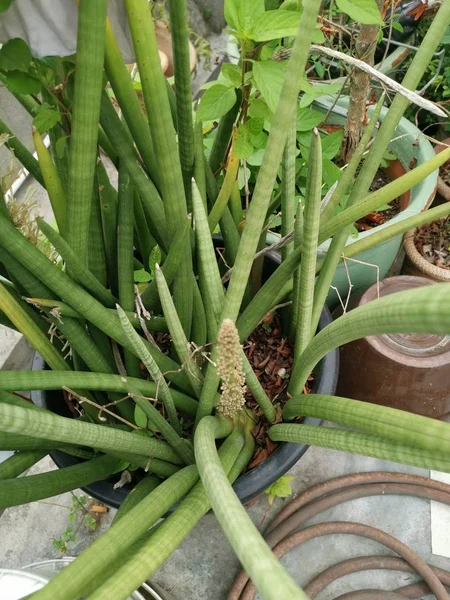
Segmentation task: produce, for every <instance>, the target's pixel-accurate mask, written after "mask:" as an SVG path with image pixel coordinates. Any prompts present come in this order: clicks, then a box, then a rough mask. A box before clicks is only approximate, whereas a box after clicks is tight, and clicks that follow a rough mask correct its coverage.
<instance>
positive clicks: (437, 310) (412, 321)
mask: <svg viewBox="0 0 450 600" xmlns="http://www.w3.org/2000/svg"><path fill="white" fill-rule="evenodd" d="M449 331H450V283H441V284H439V285H436V286H434V287H433V293H432V294H430V288H429V287H428V286H425V287H421V288H417V289H414V290H407V291H405V292H399V293H397V294H391V295H389V296H385V297H384V298H380V299H378V300H373V301H372V302H368V303H367V304H365V305H363V306H359V307H358V308H355V310H352V311H351V312H349V313H347V314H345V315H343V316H342V317H339V319H337V320H336V321H333V323H330V325H328V326H327V327H325V328H324V329H322V331H321V332H320V333H318V334H317V335H316V337H315V338H314V339H313V340H312V342H311V343H310V344H309V346H308V347H307V348H306V350H305V351H304V352H303V354H302V355H301V356H300V359H299V365H300V367H299V370H298V372H297V374H296V378H295V379H292V378H291V383H290V392H291V394H292V395H296V394H300V393H301V392H302V391H303V386H304V385H305V382H306V380H307V378H308V377H309V375H310V374H311V373H312V371H313V369H314V367H315V366H316V365H317V363H318V362H319V360H320V359H321V358H323V357H324V356H325V355H326V354H327V353H328V352H329V351H330V350H332V349H333V348H338V347H339V346H343V345H344V344H347V343H348V342H351V341H353V340H356V339H360V338H364V337H367V336H368V335H378V334H387V333H441V334H447V333H448V332H449Z"/></svg>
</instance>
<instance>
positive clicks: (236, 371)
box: [217, 319, 245, 418]
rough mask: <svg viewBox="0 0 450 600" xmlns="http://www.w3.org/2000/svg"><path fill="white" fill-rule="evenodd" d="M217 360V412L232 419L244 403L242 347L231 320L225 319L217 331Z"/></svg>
mask: <svg viewBox="0 0 450 600" xmlns="http://www.w3.org/2000/svg"><path fill="white" fill-rule="evenodd" d="M218 343H219V360H218V361H217V372H218V374H219V375H220V377H221V378H222V385H221V388H220V389H221V391H222V394H221V396H220V401H219V403H218V405H217V412H218V413H219V414H221V415H223V416H225V417H231V418H233V417H234V416H235V415H236V413H237V412H238V411H239V410H241V408H242V407H243V406H244V403H245V398H244V394H245V375H244V371H243V368H242V355H241V351H242V346H241V344H240V343H239V334H238V331H237V329H236V326H235V324H234V323H233V321H232V320H231V319H225V320H224V321H223V323H222V325H221V327H220V331H219V339H218Z"/></svg>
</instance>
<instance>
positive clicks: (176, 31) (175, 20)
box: [169, 0, 194, 199]
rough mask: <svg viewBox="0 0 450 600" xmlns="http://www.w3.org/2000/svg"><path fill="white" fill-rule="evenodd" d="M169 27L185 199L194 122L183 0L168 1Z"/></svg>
mask: <svg viewBox="0 0 450 600" xmlns="http://www.w3.org/2000/svg"><path fill="white" fill-rule="evenodd" d="M169 11H170V26H171V31H172V49H173V62H174V76H175V96H176V107H177V132H178V149H179V154H180V164H181V170H182V172H183V180H184V189H185V193H186V198H187V199H189V198H190V194H191V177H192V170H193V167H194V124H193V118H192V86H191V69H190V48H189V23H188V14H187V3H186V0H169Z"/></svg>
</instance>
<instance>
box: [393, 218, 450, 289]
mask: <svg viewBox="0 0 450 600" xmlns="http://www.w3.org/2000/svg"><path fill="white" fill-rule="evenodd" d="M445 218H446V217H442V218H441V219H436V221H443V220H445ZM416 231H417V228H416V229H412V230H411V231H408V232H407V233H405V237H404V240H403V245H404V247H405V252H406V254H407V255H408V258H409V260H410V261H411V262H412V263H413V265H414V266H415V267H417V268H418V269H419V270H420V271H421V272H422V273H424V275H427V276H428V277H431V278H432V279H435V280H438V281H450V269H443V268H442V267H438V266H437V265H433V264H431V263H429V262H428V261H427V260H426V259H425V258H424V257H423V256H422V254H421V253H420V252H419V251H418V250H417V248H416V245H415V243H414V237H415V234H416Z"/></svg>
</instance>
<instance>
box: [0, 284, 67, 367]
mask: <svg viewBox="0 0 450 600" xmlns="http://www.w3.org/2000/svg"><path fill="white" fill-rule="evenodd" d="M0 310H2V311H3V312H4V313H5V315H6V316H7V317H8V318H9V319H10V320H11V321H12V323H14V326H15V327H16V328H17V330H18V331H20V333H21V334H22V335H24V336H25V337H26V339H27V340H28V341H29V342H30V344H31V345H32V346H33V347H34V348H35V350H37V351H38V352H39V354H40V355H41V356H42V358H43V359H44V360H45V362H46V363H47V364H48V365H49V366H50V367H51V368H52V369H59V370H67V371H70V370H71V369H70V366H69V365H68V364H67V362H66V361H65V360H64V358H63V357H62V355H61V353H60V352H59V351H58V350H57V349H56V348H55V347H54V346H53V345H52V343H51V342H50V340H49V339H48V337H47V336H46V335H45V333H44V332H43V331H42V330H41V329H40V328H39V327H38V326H37V325H36V323H35V322H34V321H33V320H32V319H31V318H30V317H29V315H28V314H27V313H26V311H25V310H24V309H23V308H22V307H21V306H20V304H19V303H18V302H17V301H16V300H15V299H14V297H13V296H12V295H11V294H10V293H9V292H8V290H7V289H6V287H5V286H4V285H2V284H1V283H0Z"/></svg>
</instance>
